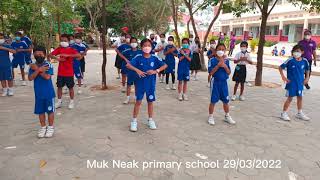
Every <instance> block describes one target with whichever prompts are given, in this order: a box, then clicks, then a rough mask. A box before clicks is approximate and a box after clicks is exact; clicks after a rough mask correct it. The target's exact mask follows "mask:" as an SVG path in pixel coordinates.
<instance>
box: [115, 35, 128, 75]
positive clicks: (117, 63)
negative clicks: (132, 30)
mask: <svg viewBox="0 0 320 180" xmlns="http://www.w3.org/2000/svg"><path fill="white" fill-rule="evenodd" d="M125 36H126V33H122V34H121V37H120V38H119V39H117V40H116V41H115V42H114V43H113V44H112V48H118V47H120V46H121V45H122V44H125V43H126V37H125ZM121 66H122V59H121V57H120V56H119V55H118V53H117V56H116V60H115V62H114V67H116V68H117V71H118V76H117V79H120V74H121Z"/></svg>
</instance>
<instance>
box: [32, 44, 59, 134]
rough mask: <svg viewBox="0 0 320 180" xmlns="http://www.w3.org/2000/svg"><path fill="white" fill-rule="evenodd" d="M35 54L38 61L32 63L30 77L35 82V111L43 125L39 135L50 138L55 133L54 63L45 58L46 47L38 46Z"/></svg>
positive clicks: (34, 51)
mask: <svg viewBox="0 0 320 180" xmlns="http://www.w3.org/2000/svg"><path fill="white" fill-rule="evenodd" d="M33 55H34V58H35V59H36V62H35V63H34V64H31V65H30V69H29V76H28V79H29V81H33V82H34V96H35V108H34V113H35V114H37V115H39V120H40V125H41V128H40V129H39V131H38V137H39V138H43V137H48V138H49V137H52V136H53V134H54V127H53V121H54V112H55V104H54V98H55V92H54V88H53V84H52V80H51V76H52V75H53V72H54V71H53V66H52V64H51V63H50V62H49V61H46V60H45V58H46V49H45V48H44V47H36V48H35V49H34V50H33ZM46 113H47V115H48V123H49V125H48V126H47V125H46Z"/></svg>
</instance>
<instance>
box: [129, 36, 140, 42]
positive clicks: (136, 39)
mask: <svg viewBox="0 0 320 180" xmlns="http://www.w3.org/2000/svg"><path fill="white" fill-rule="evenodd" d="M133 39H135V40H136V41H138V39H137V38H136V37H131V39H130V42H131V41H132V40H133Z"/></svg>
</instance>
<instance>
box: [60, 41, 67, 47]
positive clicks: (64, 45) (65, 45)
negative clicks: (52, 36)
mask: <svg viewBox="0 0 320 180" xmlns="http://www.w3.org/2000/svg"><path fill="white" fill-rule="evenodd" d="M60 46H61V47H68V46H69V43H68V42H60Z"/></svg>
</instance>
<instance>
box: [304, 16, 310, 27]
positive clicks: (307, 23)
mask: <svg viewBox="0 0 320 180" xmlns="http://www.w3.org/2000/svg"><path fill="white" fill-rule="evenodd" d="M308 28H309V21H308V19H307V17H305V19H304V23H303V29H308Z"/></svg>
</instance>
